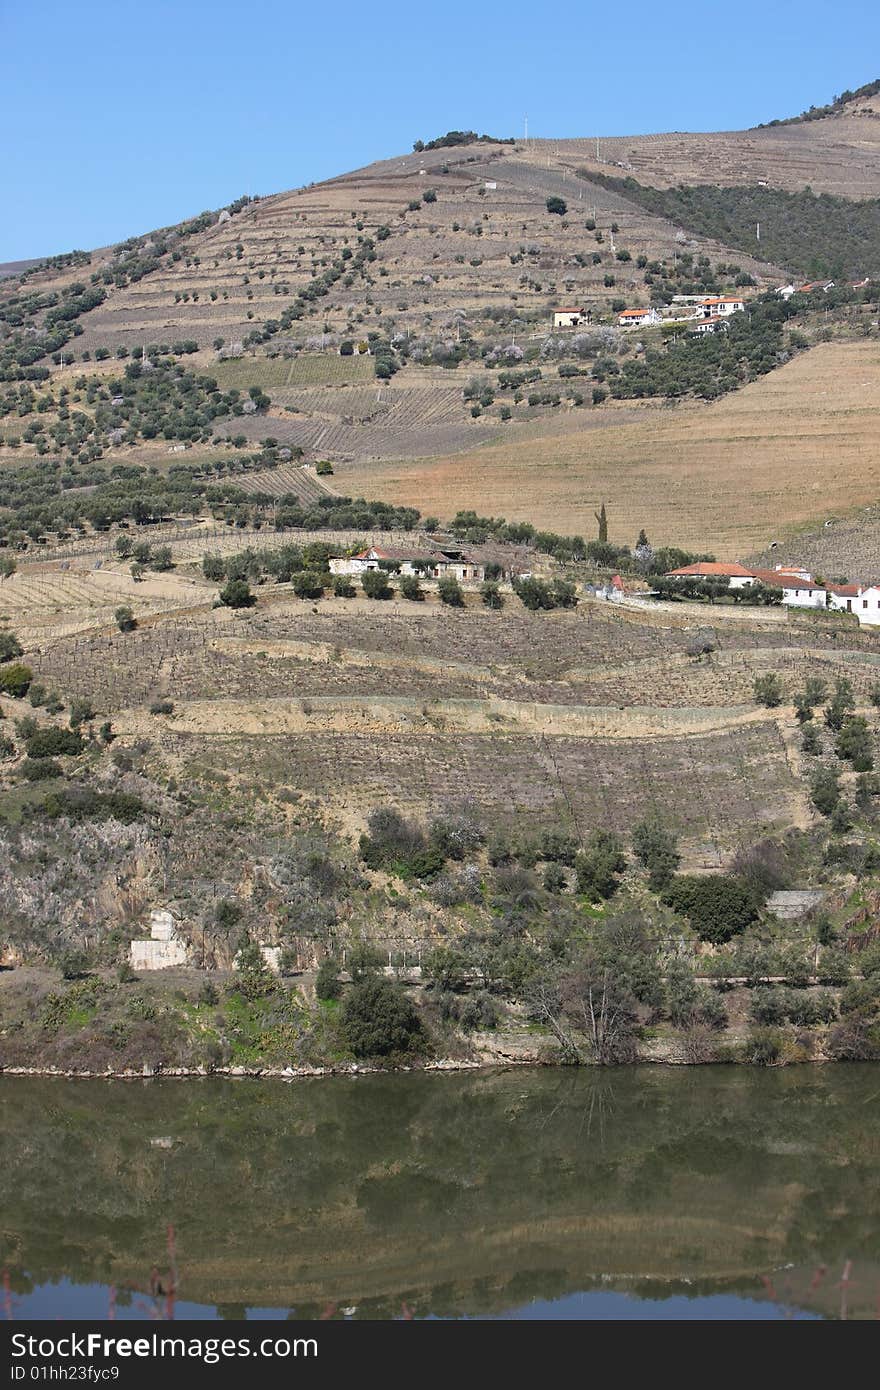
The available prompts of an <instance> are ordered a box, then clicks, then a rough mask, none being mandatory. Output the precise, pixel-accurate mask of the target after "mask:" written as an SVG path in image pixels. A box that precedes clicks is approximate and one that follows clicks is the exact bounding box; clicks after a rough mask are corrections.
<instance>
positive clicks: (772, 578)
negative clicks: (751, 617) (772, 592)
mask: <svg viewBox="0 0 880 1390" xmlns="http://www.w3.org/2000/svg"><path fill="white" fill-rule="evenodd" d="M752 574H753V575H754V576H755V578H756V579H757V581H758V583H759V584H775V585H776V586H777V588H780V589H806V590H807V591H812V590H813V589H822V590H824V589H825V588H826V587H827V586H826V585H825V584H814V583H813V580H812V579H804V577H803V575H801V574H792V572H791V571H790V570H752Z"/></svg>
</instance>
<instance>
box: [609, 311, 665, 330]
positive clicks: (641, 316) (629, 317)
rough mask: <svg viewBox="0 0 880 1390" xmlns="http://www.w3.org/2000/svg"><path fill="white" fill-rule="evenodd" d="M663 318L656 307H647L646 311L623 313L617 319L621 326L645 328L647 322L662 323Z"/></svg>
mask: <svg viewBox="0 0 880 1390" xmlns="http://www.w3.org/2000/svg"><path fill="white" fill-rule="evenodd" d="M662 322H663V319H662V317H661V315H660V314H658V313H657V310H656V309H646V310H645V312H644V313H638V314H621V315H620V317H619V318H618V320H617V323H618V326H619V327H620V328H644V326H645V324H649V323H662Z"/></svg>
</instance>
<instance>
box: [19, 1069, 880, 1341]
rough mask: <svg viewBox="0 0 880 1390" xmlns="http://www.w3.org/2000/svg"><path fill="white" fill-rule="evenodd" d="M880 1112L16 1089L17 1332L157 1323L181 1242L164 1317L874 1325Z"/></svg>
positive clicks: (860, 1106) (271, 1089) (420, 1079)
mask: <svg viewBox="0 0 880 1390" xmlns="http://www.w3.org/2000/svg"><path fill="white" fill-rule="evenodd" d="M878 1104H880V1076H878V1073H877V1070H876V1068H871V1067H870V1066H864V1067H855V1066H854V1067H836V1068H830V1067H828V1068H821V1069H820V1068H806V1067H804V1068H797V1069H790V1070H787V1071H773V1072H760V1071H753V1070H747V1069H736V1068H699V1069H688V1070H674V1069H664V1068H639V1069H632V1070H623V1069H621V1070H620V1071H614V1072H607V1071H603V1072H600V1073H596V1072H586V1071H571V1070H558V1071H553V1070H546V1071H511V1072H491V1073H479V1074H474V1073H469V1074H463V1075H460V1076H455V1075H400V1076H375V1077H363V1078H360V1079H359V1080H357V1081H354V1080H352V1081H348V1080H341V1079H340V1080H327V1081H324V1080H319V1081H314V1082H298V1083H295V1084H292V1085H285V1084H283V1083H280V1082H277V1081H272V1082H253V1081H241V1082H233V1081H220V1080H217V1081H198V1082H195V1081H191V1082H181V1081H165V1082H150V1083H143V1084H142V1083H121V1082H67V1081H60V1080H59V1081H53V1080H25V1079H19V1078H7V1079H5V1080H3V1081H2V1083H0V1107H2V1132H0V1161H2V1164H3V1171H4V1177H5V1182H4V1185H3V1197H2V1203H0V1207H2V1209H0V1240H2V1249H0V1265H5V1267H6V1268H7V1270H8V1271H9V1285H10V1297H11V1298H12V1299H13V1301H14V1302H15V1312H16V1315H17V1316H22V1317H24V1316H28V1315H30V1316H43V1317H46V1316H49V1317H55V1316H62V1317H64V1316H75V1315H77V1312H76V1310H77V1309H79V1308H80V1307H81V1306H83V1304H82V1300H84V1299H85V1300H87V1301H88V1300H91V1301H90V1302H89V1307H90V1309H91V1310H92V1311H91V1312H90V1314H89V1315H90V1316H102V1317H104V1316H107V1309H108V1300H109V1299H110V1298H111V1297H115V1299H116V1301H117V1306H116V1309H115V1311H116V1315H117V1316H119V1317H128V1316H133V1315H134V1316H140V1315H149V1316H154V1315H155V1313H154V1312H149V1311H148V1312H147V1313H146V1314H144V1308H145V1307H146V1308H147V1309H148V1310H149V1307H150V1291H151V1284H152V1286H153V1290H154V1292H155V1289H156V1277H157V1273H158V1277H159V1279H160V1284H161V1280H162V1279H163V1278H164V1279H165V1281H166V1282H165V1285H163V1286H162V1288H163V1289H164V1291H165V1292H166V1293H167V1285H168V1278H167V1270H168V1266H169V1263H170V1261H169V1254H168V1247H167V1239H168V1228H169V1227H171V1228H172V1229H173V1233H174V1242H175V1256H174V1258H175V1259H176V1261H177V1263H178V1265H179V1271H180V1274H179V1281H177V1282H176V1284H175V1287H174V1291H173V1292H174V1298H173V1301H172V1302H173V1306H172V1308H171V1311H172V1312H176V1313H177V1315H179V1316H183V1315H193V1316H196V1315H198V1316H214V1315H215V1310H216V1309H218V1308H219V1309H220V1310H221V1312H223V1313H226V1314H227V1315H228V1316H240V1315H241V1314H242V1312H243V1310H244V1309H250V1310H252V1311H251V1314H250V1315H251V1316H254V1315H256V1316H270V1315H271V1316H279V1315H280V1316H282V1317H284V1316H287V1315H288V1313H289V1312H290V1310H292V1309H294V1310H296V1315H297V1316H299V1317H313V1316H321V1315H322V1314H326V1315H331V1316H345V1315H350V1316H357V1317H383V1318H384V1317H398V1316H402V1315H405V1313H404V1311H403V1310H406V1311H411V1312H412V1314H413V1315H414V1316H417V1317H419V1316H426V1315H427V1316H440V1317H460V1316H471V1317H473V1316H476V1317H485V1316H507V1317H560V1318H562V1317H583V1318H589V1317H602V1318H617V1317H620V1318H624V1317H633V1316H639V1317H683V1316H696V1317H719V1316H728V1317H734V1316H735V1317H744V1316H745V1317H752V1316H775V1317H778V1316H786V1315H795V1314H796V1313H797V1314H800V1312H803V1311H805V1312H807V1313H809V1314H812V1315H819V1316H826V1317H828V1316H832V1317H833V1316H840V1315H841V1309H843V1311H844V1315H846V1316H874V1315H875V1312H876V1305H877V1296H878V1293H880V1264H878V1263H877V1261H878V1254H880V1247H878V1233H880V1202H878V1198H880V1164H878V1158H880V1152H878V1147H880V1143H878V1126H877V1107H878ZM848 1261H851V1262H853V1263H852V1264H851V1265H849V1266H848V1265H847V1262H848ZM111 1289H115V1290H116V1291H117V1292H116V1294H115V1295H112V1294H111V1292H110V1291H111ZM719 1299H720V1300H722V1302H721V1303H719V1302H718V1300H719ZM145 1300H146V1302H145ZM159 1302H160V1304H162V1298H161V1296H160V1299H159ZM166 1303H167V1300H166ZM162 1306H165V1305H164V1304H163V1305H162ZM193 1309H198V1310H199V1311H198V1312H197V1313H196V1312H194V1311H193ZM709 1309H714V1311H708V1310H709ZM253 1310H256V1313H254V1311H253ZM272 1310H274V1311H272ZM352 1310H354V1311H353V1312H352Z"/></svg>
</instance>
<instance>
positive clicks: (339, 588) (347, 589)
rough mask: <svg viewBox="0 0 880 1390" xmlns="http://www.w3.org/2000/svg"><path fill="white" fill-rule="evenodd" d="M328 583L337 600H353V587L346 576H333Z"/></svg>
mask: <svg viewBox="0 0 880 1390" xmlns="http://www.w3.org/2000/svg"><path fill="white" fill-rule="evenodd" d="M330 583H331V585H332V587H333V592H334V594H335V595H336V597H337V598H354V585H353V584H352V582H351V579H350V578H349V576H348V575H347V574H334V576H333V578H332V579H331V581H330Z"/></svg>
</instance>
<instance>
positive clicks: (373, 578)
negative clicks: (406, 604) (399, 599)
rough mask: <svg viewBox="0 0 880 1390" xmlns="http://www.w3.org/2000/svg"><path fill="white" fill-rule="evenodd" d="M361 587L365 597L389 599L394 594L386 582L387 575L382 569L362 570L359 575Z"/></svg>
mask: <svg viewBox="0 0 880 1390" xmlns="http://www.w3.org/2000/svg"><path fill="white" fill-rule="evenodd" d="M361 588H362V589H363V591H364V594H365V596H366V597H367V598H374V599H389V598H393V596H394V589H393V587H392V586H391V585H390V584H389V583H388V576H387V574H386V573H385V571H384V570H364V572H363V574H362V575H361Z"/></svg>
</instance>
